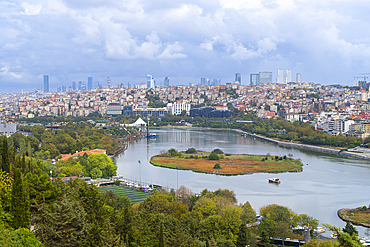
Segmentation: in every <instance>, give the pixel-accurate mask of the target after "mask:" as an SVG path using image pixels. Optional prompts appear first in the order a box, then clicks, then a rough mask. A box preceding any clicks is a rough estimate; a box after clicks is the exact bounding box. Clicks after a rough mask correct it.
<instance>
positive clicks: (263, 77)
mask: <svg viewBox="0 0 370 247" xmlns="http://www.w3.org/2000/svg"><path fill="white" fill-rule="evenodd" d="M261 83H264V84H268V83H272V72H260V73H259V84H261Z"/></svg>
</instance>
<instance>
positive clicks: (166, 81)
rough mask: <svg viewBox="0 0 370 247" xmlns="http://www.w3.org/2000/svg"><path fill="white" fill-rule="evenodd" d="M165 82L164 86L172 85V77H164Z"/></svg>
mask: <svg viewBox="0 0 370 247" xmlns="http://www.w3.org/2000/svg"><path fill="white" fill-rule="evenodd" d="M163 82H164V83H163V84H164V86H165V87H168V86H169V85H170V78H168V77H167V76H166V77H165V78H164V81H163Z"/></svg>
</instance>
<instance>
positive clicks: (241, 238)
mask: <svg viewBox="0 0 370 247" xmlns="http://www.w3.org/2000/svg"><path fill="white" fill-rule="evenodd" d="M251 237H252V236H251V232H250V230H249V229H248V227H247V226H246V225H245V224H242V225H241V226H240V228H239V233H238V239H237V241H236V246H237V247H245V246H247V245H250V239H251Z"/></svg>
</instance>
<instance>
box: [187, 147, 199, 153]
mask: <svg viewBox="0 0 370 247" xmlns="http://www.w3.org/2000/svg"><path fill="white" fill-rule="evenodd" d="M185 153H187V154H196V153H197V150H196V149H195V148H188V150H186V151H185Z"/></svg>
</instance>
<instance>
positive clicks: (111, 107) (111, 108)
mask: <svg viewBox="0 0 370 247" xmlns="http://www.w3.org/2000/svg"><path fill="white" fill-rule="evenodd" d="M122 113H123V105H122V104H121V103H109V104H108V105H107V115H122Z"/></svg>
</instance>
